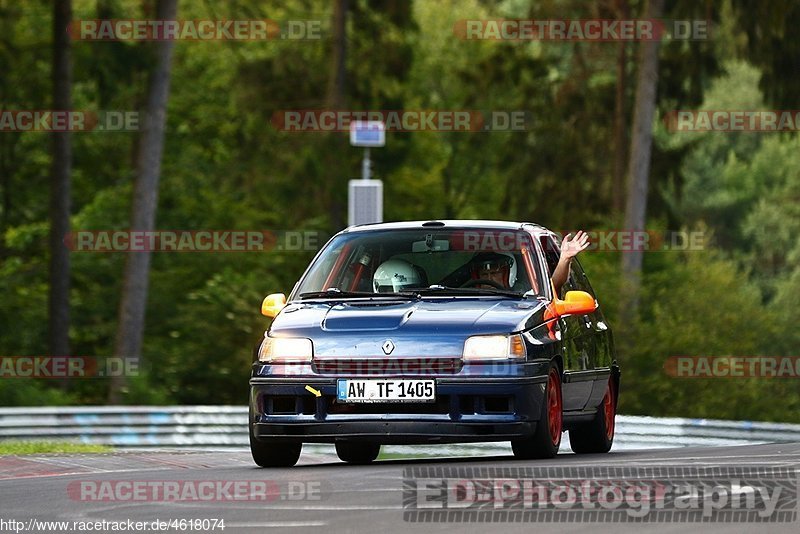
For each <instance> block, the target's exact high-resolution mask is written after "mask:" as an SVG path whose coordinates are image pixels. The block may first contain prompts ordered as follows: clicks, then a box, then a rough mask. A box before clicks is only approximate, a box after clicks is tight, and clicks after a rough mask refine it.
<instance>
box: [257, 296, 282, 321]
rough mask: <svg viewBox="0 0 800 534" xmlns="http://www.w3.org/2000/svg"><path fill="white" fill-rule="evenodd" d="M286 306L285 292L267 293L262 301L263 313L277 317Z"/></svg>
mask: <svg viewBox="0 0 800 534" xmlns="http://www.w3.org/2000/svg"><path fill="white" fill-rule="evenodd" d="M284 306H286V295H284V294H283V293H273V294H271V295H267V297H266V298H265V299H264V302H262V303H261V315H266V316H267V317H275V316H276V315H278V313H280V311H281V310H282V309H283V308H284Z"/></svg>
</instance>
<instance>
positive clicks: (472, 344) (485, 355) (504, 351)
mask: <svg viewBox="0 0 800 534" xmlns="http://www.w3.org/2000/svg"><path fill="white" fill-rule="evenodd" d="M525 354H526V351H525V341H524V340H523V339H522V335H520V334H514V335H510V336H472V337H469V338H467V341H466V342H465V343H464V356H463V358H464V360H472V361H476V360H505V359H508V358H524V357H525Z"/></svg>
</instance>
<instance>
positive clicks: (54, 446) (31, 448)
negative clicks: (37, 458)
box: [0, 441, 114, 456]
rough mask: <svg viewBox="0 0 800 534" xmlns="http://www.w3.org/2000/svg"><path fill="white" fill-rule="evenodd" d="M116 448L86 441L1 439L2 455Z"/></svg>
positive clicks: (106, 450) (101, 450)
mask: <svg viewBox="0 0 800 534" xmlns="http://www.w3.org/2000/svg"><path fill="white" fill-rule="evenodd" d="M113 450H114V449H113V448H112V447H107V446H105V445H87V444H84V443H65V442H58V441H0V456H2V455H9V454H16V455H19V454H46V453H78V452H86V453H93V452H111V451H113Z"/></svg>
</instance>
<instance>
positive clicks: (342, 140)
mask: <svg viewBox="0 0 800 534" xmlns="http://www.w3.org/2000/svg"><path fill="white" fill-rule="evenodd" d="M347 11H348V0H334V2H333V16H332V18H331V25H332V27H333V49H332V51H331V62H330V70H329V71H328V87H327V92H326V95H325V106H326V108H327V109H334V110H340V109H343V108H344V106H345V91H346V88H347V87H346V80H347ZM329 137H331V139H330V142H331V143H332V144H333V145H334V147H335V149H334V150H332V151H331V152H330V154H331V155H335V158H336V159H335V160H331V159H329V160H328V162H327V168H329V169H335V168H337V166H338V163H339V162H340V161H341V159H340V158H341V154H343V153H344V151H346V150H347V149H348V144H347V143H348V138H347V136H343V135H341V134H334V135H333V136H329ZM330 178H331V179H330V180H326V183H327V184H328V185H327V188H326V191H325V197H326V200H325V201H326V203H327V208H328V217H329V219H330V222H331V225H332V227H333V228H337V229H338V228H344V226H345V225H346V224H347V214H346V213H345V209H344V207H343V206H342V204H341V202H339V201H338V199H337V191H339V190H340V189H341V188H342V187H343V184H342V178H344V177H340V176H339V175H331V176H330Z"/></svg>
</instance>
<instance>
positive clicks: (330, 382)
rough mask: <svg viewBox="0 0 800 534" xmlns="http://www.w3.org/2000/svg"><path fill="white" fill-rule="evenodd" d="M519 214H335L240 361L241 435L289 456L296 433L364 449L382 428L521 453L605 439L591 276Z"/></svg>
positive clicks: (261, 449)
mask: <svg viewBox="0 0 800 534" xmlns="http://www.w3.org/2000/svg"><path fill="white" fill-rule="evenodd" d="M558 250H559V240H558V237H557V236H556V235H555V234H554V233H553V232H550V231H549V230H547V229H545V228H543V227H541V226H539V225H536V224H531V223H512V222H501V221H418V222H401V223H381V224H373V225H362V226H355V227H350V228H347V229H346V230H344V231H342V232H340V233H338V234H337V235H335V236H334V237H333V238H331V240H330V241H329V242H328V243H327V244H326V245H325V246H324V247H323V248H322V249H321V250H320V251H319V253H318V254H317V255H316V257H315V258H314V260H313V261H312V262H311V264H310V266H309V267H308V269H307V270H306V272H305V273H304V274H303V276H302V277H301V278H300V280H299V281H298V283H297V284H296V285H295V287H294V289H293V290H292V292H291V293H290V294H289V296H288V298H287V297H286V296H285V295H283V294H273V295H269V296H268V297H267V298H265V299H264V302H263V304H262V313H263V314H264V315H266V316H268V317H273V318H274V319H273V321H272V324H271V326H270V328H269V330H268V331H267V332H265V334H264V338H263V339H262V340H261V341H260V342H259V343H258V345H257V348H256V354H255V361H254V363H253V367H252V373H251V377H250V420H249V428H250V447H251V451H252V455H253V459H254V460H255V462H256V464H258V465H260V466H262V467H278V466H291V465H294V464H295V463H296V462H297V460H298V458H299V456H300V452H301V449H302V444H303V443H334V444H335V447H336V452H337V454H338V456H339V458H341V459H342V460H344V461H346V462H350V463H357V464H363V463H369V462H371V461H373V460H375V459H376V458H377V457H378V454H379V452H380V446H381V445H383V444H422V443H458V442H476V441H510V442H511V445H512V449H513V451H514V454H515V456H517V457H519V458H526V459H527V458H549V457H553V456H554V455H555V454H556V453H557V452H558V449H559V446H560V444H561V434H562V432H564V431H569V432H570V443H571V446H572V449H573V451H574V452H576V453H600V452H607V451H608V450H609V449H610V448H611V444H612V442H613V439H614V417H615V414H616V406H617V394H618V391H619V377H620V372H619V367H618V366H617V362H616V359H615V355H614V348H613V341H612V336H611V330H610V329H609V327H608V324H607V323H606V321H605V318H604V317H603V313H602V311H601V309H600V308H599V307H598V304H597V300H596V297H595V295H594V292H593V291H592V288H591V286H590V285H589V281H588V279H587V277H586V274H585V273H584V271H583V269H582V268H581V266H580V263H578V262H577V261H574V262H573V263H572V268H571V272H570V274H569V277H568V280H567V282H566V283H565V284H564V287H563V288H562V289H561V293H562V295H557V294H555V289H554V287H553V284H552V282H551V280H550V276H551V274H552V270H553V269H554V268H555V266H556V264H557V262H558Z"/></svg>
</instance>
